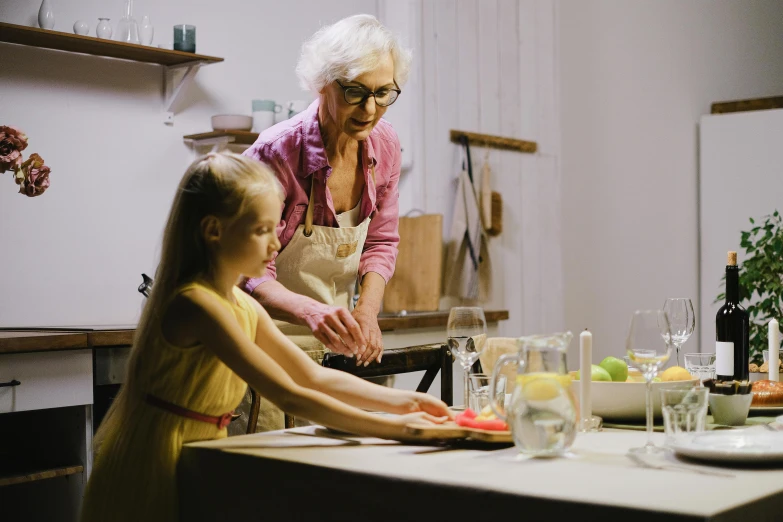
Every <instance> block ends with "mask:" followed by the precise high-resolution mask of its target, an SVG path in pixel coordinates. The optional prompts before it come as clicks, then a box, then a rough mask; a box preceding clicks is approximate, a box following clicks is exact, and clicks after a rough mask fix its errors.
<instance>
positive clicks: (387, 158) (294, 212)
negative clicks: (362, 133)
mask: <svg viewBox="0 0 783 522" xmlns="http://www.w3.org/2000/svg"><path fill="white" fill-rule="evenodd" d="M363 144H364V146H363V147H362V167H363V172H364V181H365V183H364V191H363V192H362V197H361V200H360V203H359V205H360V212H359V220H360V221H364V219H365V218H366V217H367V216H369V215H370V214H373V217H372V219H371V221H370V227H369V230H368V231H367V240H366V241H365V243H364V250H363V251H362V256H361V258H360V260H359V277H360V278H361V277H363V276H364V274H366V273H367V272H376V273H378V274H379V275H380V276H381V277H383V278H384V279H385V280H386V282H387V283H388V282H389V279H390V278H391V276H392V275H393V274H394V264H395V262H396V261H397V244H398V243H399V242H400V236H399V234H398V224H399V220H398V218H399V197H400V192H399V187H398V184H399V181H400V159H401V155H400V141H399V139H398V138H397V133H396V132H394V129H393V128H392V126H391V125H390V124H389V123H388V122H386V121H385V120H381V121H379V122H378V124H377V125H376V126H375V128H373V130H372V131H371V132H370V135H369V136H368V137H367V139H366V140H365V141H364V142H363ZM244 155H245V156H250V157H251V158H255V159H257V160H260V161H262V162H264V163H266V164H267V165H269V167H271V168H272V170H273V171H274V172H275V174H276V175H277V179H278V180H280V183H281V184H282V185H283V191H284V192H285V206H284V208H283V215H282V219H281V221H280V223H279V224H278V225H277V237H279V238H280V244H281V247H280V250H281V251H282V250H284V249H285V247H286V245H288V243H289V242H290V241H291V238H292V237H293V235H294V233H295V232H296V228H297V227H298V226H299V225H300V224H304V220H305V214H306V210H307V203H308V201H309V193H310V184H311V182H312V186H313V190H315V195H314V199H313V205H314V208H313V224H314V225H320V226H325V227H334V228H337V227H339V224H338V223H337V214H336V212H335V210H334V203H333V202H332V195H331V193H330V191H329V189H328V188H327V186H326V180H328V179H329V176H330V175H331V174H332V167H330V166H329V161H328V160H327V158H326V150H325V149H324V142H323V139H322V138H321V130H320V128H319V125H318V100H316V101H314V102H313V103H312V104H311V105H310V106H309V107H308V108H307V109H306V110H305V111H303V112H301V113H299V114H297V115H296V116H294V117H293V118H291V119H289V120H286V121H283V122H281V123H278V124H277V125H275V126H274V127H271V128H269V129H267V130H265V131H264V132H262V133H261V135H260V136H259V137H258V139H257V140H256V142H255V143H254V144H253V146H252V147H250V148H249V149H247V150H246V151H245V153H244ZM373 164H374V165H375V182H373V179H372V172H371V168H370V167H371V165H373ZM275 257H277V256H275ZM276 276H277V272H276V269H275V261H274V259H273V260H272V262H271V263H269V266H268V267H267V271H266V274H265V275H264V276H262V277H259V278H254V279H248V280H246V281H245V282H244V284H243V285H242V287H243V288H244V290H245V291H246V292H248V293H250V292H252V291H253V290H254V289H255V288H256V287H257V286H258V285H260V284H261V283H263V282H264V281H267V280H269V279H275V278H276Z"/></svg>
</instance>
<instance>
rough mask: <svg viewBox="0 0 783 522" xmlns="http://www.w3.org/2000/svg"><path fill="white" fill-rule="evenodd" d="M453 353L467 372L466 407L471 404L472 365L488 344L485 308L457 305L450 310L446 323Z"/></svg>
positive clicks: (465, 381) (465, 382)
mask: <svg viewBox="0 0 783 522" xmlns="http://www.w3.org/2000/svg"><path fill="white" fill-rule="evenodd" d="M446 336H447V337H448V343H449V348H451V353H453V354H454V355H456V356H457V359H459V363H460V365H461V366H462V369H463V370H464V373H465V380H464V384H465V388H464V391H465V402H464V404H465V407H466V408H467V407H468V404H469V400H468V398H469V393H470V392H469V389H468V380H469V374H470V367H471V366H473V363H474V362H476V360H478V358H479V355H481V351H482V350H483V349H484V346H485V345H486V344H487V321H486V319H484V309H483V308H480V307H474V306H455V307H454V308H452V309H451V311H450V312H449V321H448V323H447V324H446Z"/></svg>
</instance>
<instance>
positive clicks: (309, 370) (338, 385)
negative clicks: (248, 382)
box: [253, 303, 453, 417]
mask: <svg viewBox="0 0 783 522" xmlns="http://www.w3.org/2000/svg"><path fill="white" fill-rule="evenodd" d="M253 304H254V306H256V307H257V311H258V328H257V329H256V344H257V345H258V346H259V347H261V348H262V349H263V350H264V351H265V352H266V353H267V354H269V355H270V356H271V357H272V358H273V359H274V360H275V361H276V362H277V363H278V364H280V366H282V368H283V369H284V370H285V371H286V373H288V375H290V376H291V377H292V378H293V379H294V381H295V382H296V383H297V384H299V385H301V386H304V387H306V388H310V389H313V390H316V391H320V392H323V393H326V394H327V395H331V396H332V397H334V398H336V399H339V400H340V401H343V402H346V403H348V404H350V405H352V406H356V407H357V408H364V409H367V410H375V411H387V412H390V413H400V414H405V413H412V412H417V411H424V412H426V413H429V414H431V415H434V416H436V417H443V416H446V417H452V416H453V415H452V413H451V412H450V411H449V409H448V407H447V406H446V404H445V403H444V402H443V401H440V400H438V399H436V398H435V397H433V396H432V395H429V394H427V393H418V392H412V391H407V390H395V389H394V388H387V387H384V386H378V385H377V384H372V383H370V382H367V381H365V380H364V379H360V378H358V377H356V376H353V375H351V374H349V373H345V372H341V371H337V370H332V369H329V368H324V367H322V366H319V365H318V364H316V363H315V362H313V360H312V359H310V357H308V356H307V355H305V353H304V352H303V351H302V350H301V349H300V348H299V347H298V346H296V345H295V344H294V343H292V342H291V340H290V339H288V337H286V336H285V335H284V334H283V333H282V332H280V330H279V329H278V328H277V326H276V325H275V324H274V322H273V321H272V319H271V318H270V317H269V314H268V313H267V312H266V310H264V309H263V308H262V307H261V306H260V305H259V304H258V303H253ZM289 413H290V412H289Z"/></svg>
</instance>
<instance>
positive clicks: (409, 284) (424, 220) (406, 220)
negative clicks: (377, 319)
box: [383, 214, 443, 313]
mask: <svg viewBox="0 0 783 522" xmlns="http://www.w3.org/2000/svg"><path fill="white" fill-rule="evenodd" d="M399 230H400V245H399V247H398V248H399V255H398V256H397V266H396V267H395V270H394V276H392V278H391V280H390V281H389V284H388V285H386V292H385V293H384V296H383V311H384V312H387V313H397V312H401V311H402V310H405V311H408V312H434V311H436V310H437V309H438V307H439V305H440V294H441V280H442V279H443V216H442V215H440V214H425V215H423V216H417V217H401V218H400V226H399Z"/></svg>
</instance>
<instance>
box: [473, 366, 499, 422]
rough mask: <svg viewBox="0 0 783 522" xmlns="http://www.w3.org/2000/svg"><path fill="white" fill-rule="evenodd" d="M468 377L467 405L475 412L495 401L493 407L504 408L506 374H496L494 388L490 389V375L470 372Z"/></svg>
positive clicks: (479, 411)
mask: <svg viewBox="0 0 783 522" xmlns="http://www.w3.org/2000/svg"><path fill="white" fill-rule="evenodd" d="M469 378H470V402H469V407H470V409H471V410H473V411H475V412H476V413H481V411H482V410H483V409H484V408H486V407H487V406H489V404H490V403H492V402H493V403H495V407H501V408H504V407H505V406H504V402H505V400H506V376H505V375H498V379H497V382H496V383H495V389H494V390H492V389H490V386H489V383H490V381H491V380H492V376H491V375H488V374H486V373H472V374H470V376H469Z"/></svg>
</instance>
